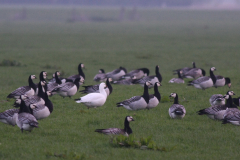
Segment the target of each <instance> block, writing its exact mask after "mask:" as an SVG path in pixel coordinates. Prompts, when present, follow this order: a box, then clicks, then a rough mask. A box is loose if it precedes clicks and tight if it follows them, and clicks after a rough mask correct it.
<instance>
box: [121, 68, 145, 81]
mask: <svg viewBox="0 0 240 160" xmlns="http://www.w3.org/2000/svg"><path fill="white" fill-rule="evenodd" d="M148 75H149V69H148V68H139V69H135V70H132V71H130V72H129V73H126V74H125V75H124V76H122V78H131V77H133V76H135V77H136V79H140V78H142V77H146V76H148Z"/></svg>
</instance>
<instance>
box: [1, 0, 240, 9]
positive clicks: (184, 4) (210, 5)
mask: <svg viewBox="0 0 240 160" xmlns="http://www.w3.org/2000/svg"><path fill="white" fill-rule="evenodd" d="M0 4H1V5H2V6H3V5H79V6H138V7H160V8H176V7H179V8H193V9H194V8H199V9H201V8H202V9H239V8H240V0H120V1H119V0H41V1H39V0H21V1H19V0H0Z"/></svg>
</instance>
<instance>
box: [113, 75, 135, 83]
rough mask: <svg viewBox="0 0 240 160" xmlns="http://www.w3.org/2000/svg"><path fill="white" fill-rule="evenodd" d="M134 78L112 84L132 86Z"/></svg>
mask: <svg viewBox="0 0 240 160" xmlns="http://www.w3.org/2000/svg"><path fill="white" fill-rule="evenodd" d="M136 79H137V78H136V76H133V77H131V78H127V79H122V80H119V81H113V84H122V85H133V81H134V80H136Z"/></svg>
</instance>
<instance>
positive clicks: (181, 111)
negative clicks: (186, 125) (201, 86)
mask: <svg viewBox="0 0 240 160" xmlns="http://www.w3.org/2000/svg"><path fill="white" fill-rule="evenodd" d="M169 97H173V98H174V103H173V105H172V106H171V107H170V108H169V110H168V113H169V116H170V117H171V118H173V119H175V118H178V119H182V118H183V117H184V116H185V114H186V109H185V108H184V106H183V105H180V104H179V103H178V94H177V93H171V94H170V96H169Z"/></svg>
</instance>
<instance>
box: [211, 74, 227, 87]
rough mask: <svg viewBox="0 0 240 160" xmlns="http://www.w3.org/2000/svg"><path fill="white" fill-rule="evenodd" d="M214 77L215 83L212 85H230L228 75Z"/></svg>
mask: <svg viewBox="0 0 240 160" xmlns="http://www.w3.org/2000/svg"><path fill="white" fill-rule="evenodd" d="M215 77H216V79H217V80H216V83H215V84H214V87H216V88H217V87H223V86H225V85H228V88H230V87H231V80H230V78H228V77H223V76H219V75H217V76H215Z"/></svg>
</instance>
